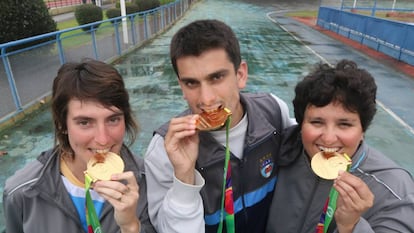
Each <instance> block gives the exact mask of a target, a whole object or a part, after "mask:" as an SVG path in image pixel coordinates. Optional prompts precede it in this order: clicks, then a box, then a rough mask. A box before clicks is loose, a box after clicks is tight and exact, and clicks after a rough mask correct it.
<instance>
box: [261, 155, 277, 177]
mask: <svg viewBox="0 0 414 233" xmlns="http://www.w3.org/2000/svg"><path fill="white" fill-rule="evenodd" d="M260 163H261V164H260V173H261V174H262V176H263V177H264V178H268V177H270V175H272V172H273V167H274V163H273V159H272V156H271V154H267V155H265V156H263V158H261V159H260Z"/></svg>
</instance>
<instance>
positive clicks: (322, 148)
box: [319, 146, 339, 153]
mask: <svg viewBox="0 0 414 233" xmlns="http://www.w3.org/2000/svg"><path fill="white" fill-rule="evenodd" d="M319 150H321V151H323V152H326V153H334V152H338V151H339V147H332V148H329V147H322V146H319Z"/></svg>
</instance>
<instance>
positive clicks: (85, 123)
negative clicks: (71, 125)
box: [76, 119, 90, 127]
mask: <svg viewBox="0 0 414 233" xmlns="http://www.w3.org/2000/svg"><path fill="white" fill-rule="evenodd" d="M76 124H77V125H80V126H81V127H87V126H89V125H90V121H89V120H87V119H82V120H78V121H76Z"/></svg>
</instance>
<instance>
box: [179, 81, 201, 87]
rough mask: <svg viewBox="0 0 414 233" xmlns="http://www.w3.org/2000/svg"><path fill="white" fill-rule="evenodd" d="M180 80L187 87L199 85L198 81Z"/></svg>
mask: <svg viewBox="0 0 414 233" xmlns="http://www.w3.org/2000/svg"><path fill="white" fill-rule="evenodd" d="M181 82H182V83H183V84H184V86H186V87H188V88H196V87H198V86H199V82H197V81H194V80H182V81H181Z"/></svg>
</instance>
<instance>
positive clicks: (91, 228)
mask: <svg viewBox="0 0 414 233" xmlns="http://www.w3.org/2000/svg"><path fill="white" fill-rule="evenodd" d="M91 184H92V178H91V177H90V176H89V175H88V174H85V189H86V203H85V211H86V223H87V224H88V233H102V229H101V224H100V223H99V218H98V215H97V214H96V210H95V206H94V204H93V200H92V197H91V194H90V192H89V190H90V188H91Z"/></svg>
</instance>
